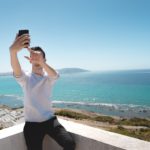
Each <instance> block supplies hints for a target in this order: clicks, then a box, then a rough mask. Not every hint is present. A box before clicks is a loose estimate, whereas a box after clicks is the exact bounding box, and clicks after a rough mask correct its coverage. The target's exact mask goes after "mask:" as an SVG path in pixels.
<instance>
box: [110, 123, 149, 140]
mask: <svg viewBox="0 0 150 150" xmlns="http://www.w3.org/2000/svg"><path fill="white" fill-rule="evenodd" d="M109 131H111V132H116V133H119V134H123V135H127V136H131V137H134V138H138V139H141V140H145V141H150V128H148V129H126V128H124V127H122V126H118V127H117V128H113V129H110V130H109Z"/></svg>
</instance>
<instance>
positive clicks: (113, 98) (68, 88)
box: [0, 70, 150, 118]
mask: <svg viewBox="0 0 150 150" xmlns="http://www.w3.org/2000/svg"><path fill="white" fill-rule="evenodd" d="M52 93H53V94H52V98H51V100H52V103H53V107H59V108H71V109H80V110H86V111H91V112H95V113H100V114H104V115H111V116H119V117H142V118H150V70H125V71H90V72H81V73H68V74H67V73H65V74H60V78H59V79H58V80H57V82H56V83H55V85H54V87H53V91H52ZM0 105H6V106H9V107H11V108H19V107H22V106H23V92H22V89H21V87H20V86H19V85H18V84H17V82H16V81H15V79H14V78H13V77H12V76H11V75H1V76H0Z"/></svg>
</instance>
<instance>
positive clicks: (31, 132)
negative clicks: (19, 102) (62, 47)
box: [10, 33, 75, 150]
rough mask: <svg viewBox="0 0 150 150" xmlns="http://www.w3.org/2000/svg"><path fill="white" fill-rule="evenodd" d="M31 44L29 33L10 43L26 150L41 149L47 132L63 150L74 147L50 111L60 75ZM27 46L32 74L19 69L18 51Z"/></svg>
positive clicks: (42, 53)
mask: <svg viewBox="0 0 150 150" xmlns="http://www.w3.org/2000/svg"><path fill="white" fill-rule="evenodd" d="M29 46H30V36H29V34H28V33H26V34H19V33H18V34H17V36H16V39H15V41H14V42H13V44H12V45H11V46H10V59H11V66H12V69H13V75H14V77H15V79H16V81H17V82H18V83H19V84H20V86H21V87H22V90H23V93H24V116H25V126H24V137H25V141H26V145H27V149H28V150H42V142H43V139H44V136H45V135H46V134H48V135H49V136H50V137H52V138H53V139H54V140H55V141H56V142H57V143H58V144H59V145H60V146H62V147H63V149H64V150H75V142H74V140H73V138H72V136H71V134H70V133H69V132H67V131H66V129H65V128H64V127H63V126H62V125H61V124H60V123H59V122H58V120H57V117H56V116H55V114H54V112H53V110H52V102H51V100H50V98H51V90H52V87H53V85H54V83H55V82H56V80H57V79H58V78H59V74H58V73H57V71H55V70H54V69H53V68H52V67H50V66H49V65H48V64H47V63H46V56H45V52H44V51H43V50H42V48H40V47H32V48H29ZM23 48H27V50H28V51H29V53H30V56H29V57H28V56H25V58H26V59H27V60H29V62H30V63H31V65H32V71H31V73H28V74H27V73H25V72H24V71H23V69H22V68H21V65H20V63H19V59H18V53H19V52H20V51H21V50H22V49H23Z"/></svg>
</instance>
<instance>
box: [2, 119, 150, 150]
mask: <svg viewBox="0 0 150 150" xmlns="http://www.w3.org/2000/svg"><path fill="white" fill-rule="evenodd" d="M59 121H60V123H61V124H62V125H63V126H64V127H65V128H66V129H67V130H68V131H69V132H71V134H72V135H73V137H74V139H75V141H76V143H77V147H76V150H123V149H125V150H150V142H146V141H143V140H139V139H135V138H131V137H128V136H124V135H120V134H117V133H112V132H108V131H105V130H102V129H97V128H93V127H89V126H86V125H82V124H78V123H74V122H71V121H66V120H62V119H59ZM23 126H24V123H22V124H19V125H16V126H13V127H10V128H6V129H3V130H0V150H26V146H25V141H24V137H23V133H22V131H23ZM50 149H51V150H62V148H61V147H60V146H59V145H58V144H57V143H56V142H55V141H54V140H53V139H51V138H50V137H48V136H46V137H45V139H44V142H43V150H50Z"/></svg>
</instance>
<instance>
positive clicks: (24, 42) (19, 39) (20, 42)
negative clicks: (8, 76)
mask: <svg viewBox="0 0 150 150" xmlns="http://www.w3.org/2000/svg"><path fill="white" fill-rule="evenodd" d="M29 43H30V37H29V35H28V34H23V35H21V36H18V34H17V35H16V38H15V41H14V42H13V44H12V45H11V46H10V48H9V50H10V59H11V66H12V69H13V73H14V75H15V76H21V66H20V63H19V60H18V57H17V53H18V52H19V51H20V50H21V49H22V48H25V47H28V46H29Z"/></svg>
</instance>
